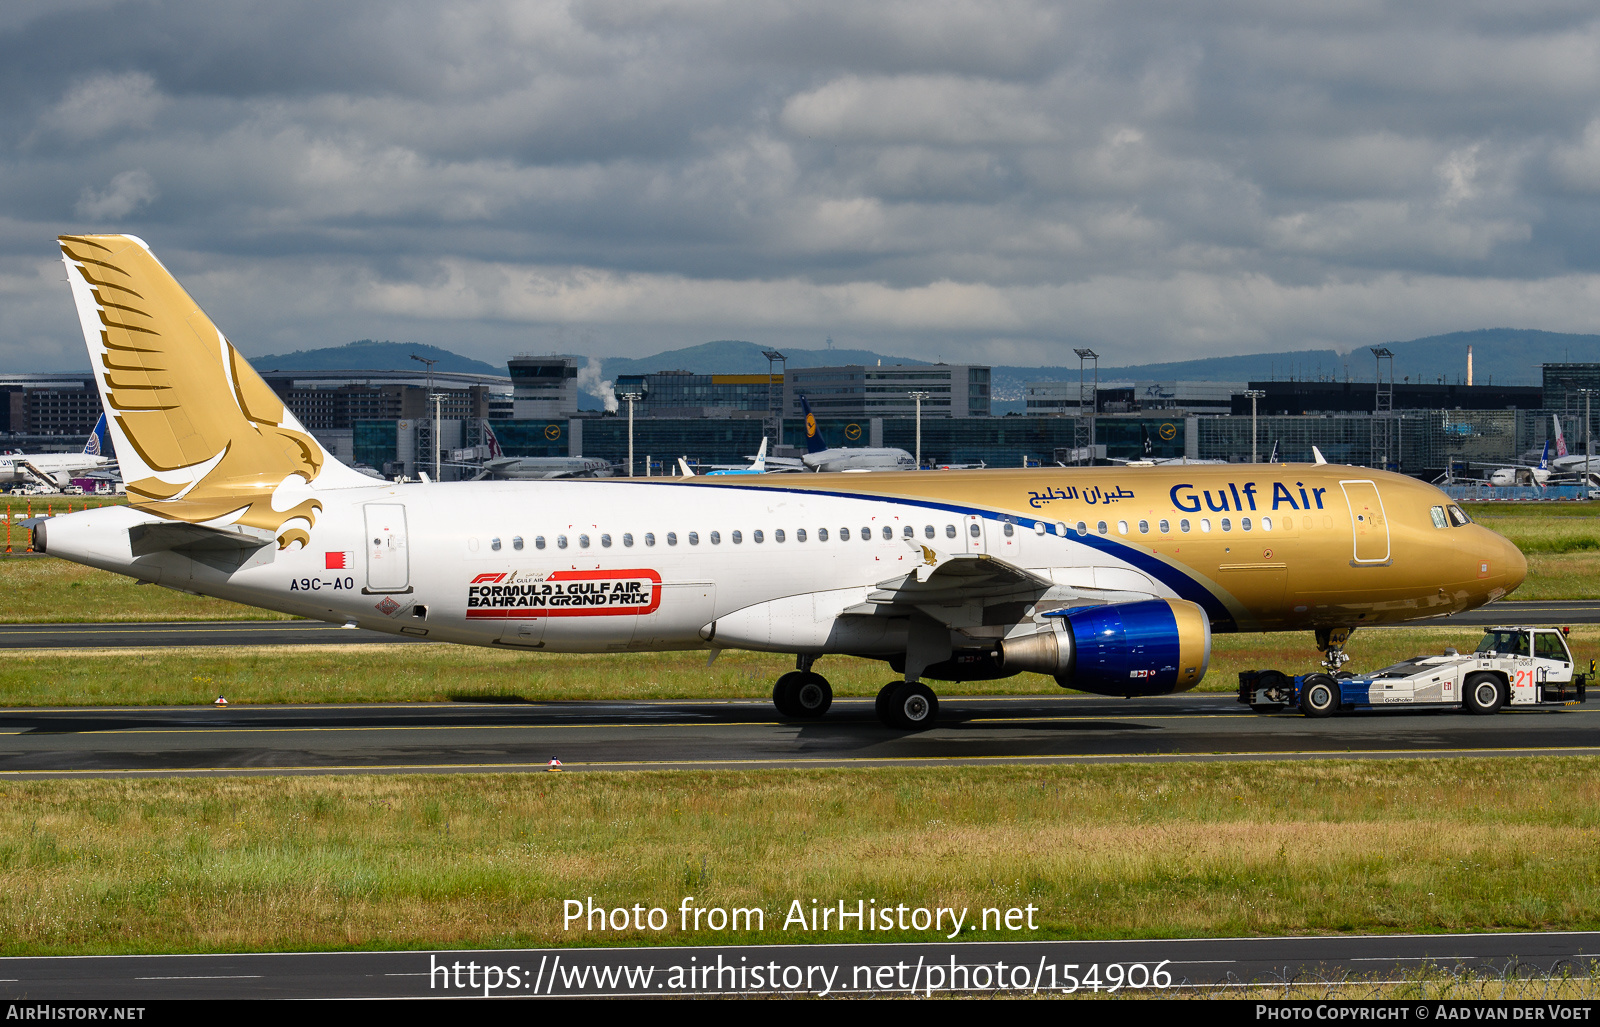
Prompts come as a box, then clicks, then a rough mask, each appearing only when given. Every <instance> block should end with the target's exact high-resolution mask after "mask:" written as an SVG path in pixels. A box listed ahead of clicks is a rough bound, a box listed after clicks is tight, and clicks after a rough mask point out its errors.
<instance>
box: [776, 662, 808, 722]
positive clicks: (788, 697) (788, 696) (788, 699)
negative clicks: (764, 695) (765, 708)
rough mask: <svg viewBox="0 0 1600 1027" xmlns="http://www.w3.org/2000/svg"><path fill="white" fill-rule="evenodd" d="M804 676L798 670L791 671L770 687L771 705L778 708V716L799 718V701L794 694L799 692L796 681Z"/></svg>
mask: <svg viewBox="0 0 1600 1027" xmlns="http://www.w3.org/2000/svg"><path fill="white" fill-rule="evenodd" d="M805 676H806V675H805V674H802V673H801V672H800V671H798V670H792V671H790V672H789V673H787V674H785V675H784V676H783V677H781V678H779V679H778V681H777V683H776V684H774V685H773V686H772V705H774V706H776V707H777V708H778V716H780V717H798V716H800V712H799V710H800V707H799V701H798V699H797V698H796V695H795V693H796V692H798V691H799V690H800V682H799V680H798V679H799V678H803V677H805Z"/></svg>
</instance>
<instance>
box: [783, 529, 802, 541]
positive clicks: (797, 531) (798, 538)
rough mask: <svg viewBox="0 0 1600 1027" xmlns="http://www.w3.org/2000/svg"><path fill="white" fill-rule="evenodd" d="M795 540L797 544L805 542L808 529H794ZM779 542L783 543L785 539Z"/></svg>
mask: <svg viewBox="0 0 1600 1027" xmlns="http://www.w3.org/2000/svg"><path fill="white" fill-rule="evenodd" d="M794 540H795V541H796V542H804V541H805V540H806V529H804V528H796V529H794ZM778 541H779V542H782V541H783V539H781V538H780V539H779V540H778Z"/></svg>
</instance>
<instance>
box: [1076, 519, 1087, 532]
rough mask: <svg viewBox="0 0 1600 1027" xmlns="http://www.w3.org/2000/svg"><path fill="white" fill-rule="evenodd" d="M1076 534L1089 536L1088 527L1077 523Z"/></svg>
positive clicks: (1080, 522)
mask: <svg viewBox="0 0 1600 1027" xmlns="http://www.w3.org/2000/svg"><path fill="white" fill-rule="evenodd" d="M1078 534H1079V535H1087V534H1089V526H1088V525H1087V524H1085V523H1083V522H1082V521H1079V522H1078Z"/></svg>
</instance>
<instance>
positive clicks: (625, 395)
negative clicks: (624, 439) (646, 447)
mask: <svg viewBox="0 0 1600 1027" xmlns="http://www.w3.org/2000/svg"><path fill="white" fill-rule="evenodd" d="M617 398H619V399H625V400H627V401H628V477H630V478H631V477H633V404H634V403H635V402H637V401H639V400H641V399H644V393H642V392H639V391H637V390H632V389H630V390H629V391H627V392H619V393H617Z"/></svg>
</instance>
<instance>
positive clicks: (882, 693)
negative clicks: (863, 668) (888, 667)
mask: <svg viewBox="0 0 1600 1027" xmlns="http://www.w3.org/2000/svg"><path fill="white" fill-rule="evenodd" d="M903 684H905V682H904V681H891V682H889V683H888V684H887V685H884V686H883V687H882V688H880V689H878V698H877V700H876V701H875V702H874V703H873V706H872V709H873V712H874V713H876V714H877V715H878V720H879V721H880V722H881V723H883V724H884V725H886V726H888V727H893V726H894V725H893V724H892V723H890V721H889V704H890V703H892V702H893V701H894V693H895V689H897V688H899V687H900V686H901V685H903Z"/></svg>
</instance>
